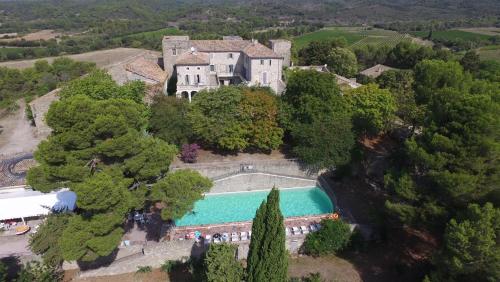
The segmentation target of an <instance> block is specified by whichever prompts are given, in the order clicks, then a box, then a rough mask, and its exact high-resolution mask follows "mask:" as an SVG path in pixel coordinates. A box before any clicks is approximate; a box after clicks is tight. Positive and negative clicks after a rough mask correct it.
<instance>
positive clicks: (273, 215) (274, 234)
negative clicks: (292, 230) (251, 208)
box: [247, 188, 288, 282]
mask: <svg viewBox="0 0 500 282" xmlns="http://www.w3.org/2000/svg"><path fill="white" fill-rule="evenodd" d="M247 261H248V263H247V281H248V282H254V281H287V271H288V258H287V251H286V248H285V226H284V224H283V215H282V214H281V211H280V206H279V190H278V189H276V188H273V189H272V190H271V192H270V193H269V195H268V196H267V201H265V202H263V203H262V204H261V206H260V207H259V209H258V210H257V213H256V215H255V218H254V222H253V225H252V239H251V242H250V249H249V252H248V258H247Z"/></svg>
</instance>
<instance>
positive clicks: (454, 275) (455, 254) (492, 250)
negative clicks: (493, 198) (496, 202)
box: [431, 203, 500, 281]
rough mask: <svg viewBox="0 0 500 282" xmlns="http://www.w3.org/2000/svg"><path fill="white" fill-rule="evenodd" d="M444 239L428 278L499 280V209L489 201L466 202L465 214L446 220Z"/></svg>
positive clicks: (436, 279)
mask: <svg viewBox="0 0 500 282" xmlns="http://www.w3.org/2000/svg"><path fill="white" fill-rule="evenodd" d="M444 238H445V242H444V248H443V251H442V253H441V254H440V255H439V256H438V257H437V264H438V266H439V268H438V271H437V273H435V275H433V276H431V277H433V278H435V279H433V280H432V281H434V280H435V281H442V280H454V281H471V280H478V281H498V280H499V279H500V245H499V241H498V238H500V209H498V208H494V207H493V205H492V204H491V203H486V204H485V205H484V206H482V207H481V206H479V205H478V204H471V205H469V207H468V208H467V211H466V213H465V215H463V216H461V218H458V219H455V218H453V219H451V220H450V222H449V223H448V225H447V227H446V230H445V235H444ZM439 278H440V279H439ZM443 278H448V279H443Z"/></svg>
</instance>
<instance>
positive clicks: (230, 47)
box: [190, 40, 282, 58]
mask: <svg viewBox="0 0 500 282" xmlns="http://www.w3.org/2000/svg"><path fill="white" fill-rule="evenodd" d="M190 42H191V45H192V46H193V47H194V48H195V49H196V50H197V51H200V52H243V53H245V54H246V55H247V56H249V57H251V58H282V56H280V55H278V54H276V53H275V52H274V51H273V50H271V49H269V48H268V47H266V46H264V45H262V44H260V43H258V42H252V41H249V40H191V41H190Z"/></svg>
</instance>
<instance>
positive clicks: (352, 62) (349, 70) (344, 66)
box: [326, 47, 358, 77]
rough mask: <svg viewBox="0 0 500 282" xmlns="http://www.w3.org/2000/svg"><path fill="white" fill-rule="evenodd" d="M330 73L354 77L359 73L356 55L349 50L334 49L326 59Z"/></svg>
mask: <svg viewBox="0 0 500 282" xmlns="http://www.w3.org/2000/svg"><path fill="white" fill-rule="evenodd" d="M326 64H327V65H328V69H329V70H330V71H333V72H335V73H336V74H338V75H342V76H346V77H354V76H355V75H356V74H357V73H358V61H357V59H356V55H355V54H354V53H353V52H352V51H351V50H349V49H347V48H339V47H337V48H333V49H332V50H330V52H329V53H328V55H327V57H326Z"/></svg>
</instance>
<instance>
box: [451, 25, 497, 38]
mask: <svg viewBox="0 0 500 282" xmlns="http://www.w3.org/2000/svg"><path fill="white" fill-rule="evenodd" d="M459 30H461V31H465V32H471V33H478V34H484V35H492V36H500V27H472V28H461V29H459Z"/></svg>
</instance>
